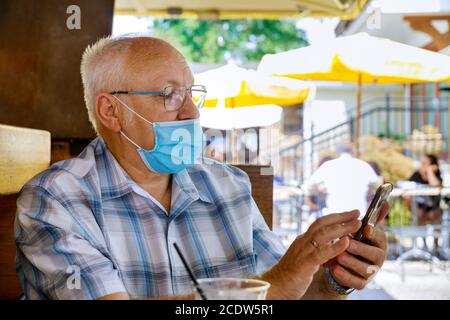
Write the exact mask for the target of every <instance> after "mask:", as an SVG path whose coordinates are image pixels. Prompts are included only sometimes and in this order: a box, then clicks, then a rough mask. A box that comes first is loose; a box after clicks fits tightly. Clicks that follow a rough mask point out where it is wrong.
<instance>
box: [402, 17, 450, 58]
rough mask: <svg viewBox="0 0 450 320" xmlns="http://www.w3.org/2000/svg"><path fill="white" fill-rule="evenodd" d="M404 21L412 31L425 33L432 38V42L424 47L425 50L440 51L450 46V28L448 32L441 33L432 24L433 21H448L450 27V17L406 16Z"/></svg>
mask: <svg viewBox="0 0 450 320" xmlns="http://www.w3.org/2000/svg"><path fill="white" fill-rule="evenodd" d="M403 19H404V20H405V21H407V22H408V23H409V25H410V26H411V28H412V29H414V30H416V31H420V32H424V33H426V34H428V35H429V36H430V37H431V39H432V41H431V42H430V43H428V44H427V45H425V46H423V48H424V49H427V50H431V51H440V50H442V49H444V48H446V47H447V46H449V45H450V27H449V29H448V30H447V32H445V33H441V32H439V30H437V29H436V28H435V27H434V26H433V24H432V21H437V20H446V21H447V23H448V24H449V26H450V15H432V16H422V15H420V16H405V17H403Z"/></svg>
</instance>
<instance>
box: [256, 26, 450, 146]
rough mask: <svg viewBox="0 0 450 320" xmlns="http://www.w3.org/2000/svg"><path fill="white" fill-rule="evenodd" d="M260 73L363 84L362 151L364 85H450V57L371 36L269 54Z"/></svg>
mask: <svg viewBox="0 0 450 320" xmlns="http://www.w3.org/2000/svg"><path fill="white" fill-rule="evenodd" d="M258 71H259V72H262V73H265V74H271V75H278V76H286V77H290V78H295V79H309V80H329V81H345V82H354V83H357V84H358V89H357V104H356V106H357V108H356V128H355V142H356V150H359V148H358V138H359V134H360V121H359V120H360V116H361V85H362V84H363V83H368V84H403V83H415V82H441V81H450V57H448V56H445V55H443V54H440V53H435V52H432V51H428V50H424V49H420V48H416V47H412V46H409V45H405V44H402V43H399V42H395V41H392V40H389V39H384V38H377V37H373V36H370V35H368V34H366V33H358V34H355V35H351V36H346V37H339V38H336V39H335V40H334V41H332V42H327V43H322V44H317V45H311V46H308V47H304V48H299V49H295V50H290V51H286V52H282V53H277V54H267V55H265V56H264V57H263V59H262V60H261V63H260V64H259V66H258Z"/></svg>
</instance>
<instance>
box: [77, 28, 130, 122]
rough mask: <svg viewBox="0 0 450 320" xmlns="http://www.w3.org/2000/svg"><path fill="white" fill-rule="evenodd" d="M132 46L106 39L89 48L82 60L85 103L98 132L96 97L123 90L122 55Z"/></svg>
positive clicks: (121, 40) (120, 41)
mask: <svg viewBox="0 0 450 320" xmlns="http://www.w3.org/2000/svg"><path fill="white" fill-rule="evenodd" d="M129 46H130V41H129V40H128V41H127V39H121V38H117V39H113V38H112V37H105V38H102V39H100V40H98V41H97V42H96V43H94V44H92V45H90V46H88V47H87V48H86V50H85V51H84V53H83V57H82V59H81V79H82V81H83V88H84V101H85V103H86V108H87V111H88V115H89V121H90V122H91V124H92V126H93V127H94V129H95V130H96V131H97V123H96V116H95V104H96V101H95V100H96V96H97V94H99V93H101V92H110V91H113V90H118V89H122V88H120V86H121V85H122V84H123V83H124V79H123V75H124V71H125V70H124V69H123V63H124V59H123V58H124V55H120V54H118V53H122V52H124V51H125V50H127V49H128V48H129Z"/></svg>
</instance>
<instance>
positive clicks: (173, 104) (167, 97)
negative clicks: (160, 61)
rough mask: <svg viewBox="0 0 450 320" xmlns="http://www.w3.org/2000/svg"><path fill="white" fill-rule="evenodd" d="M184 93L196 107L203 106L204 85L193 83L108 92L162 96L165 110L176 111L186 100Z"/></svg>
mask: <svg viewBox="0 0 450 320" xmlns="http://www.w3.org/2000/svg"><path fill="white" fill-rule="evenodd" d="M186 93H187V94H189V96H190V97H191V99H192V102H193V103H194V104H195V105H196V106H197V108H199V109H200V108H201V107H203V104H204V103H205V98H206V87H205V86H202V85H193V86H191V87H189V88H186V87H178V86H166V87H164V88H163V91H112V92H110V94H149V95H159V96H162V97H164V108H165V109H166V110H167V111H177V110H180V109H181V107H183V105H184V102H185V101H186Z"/></svg>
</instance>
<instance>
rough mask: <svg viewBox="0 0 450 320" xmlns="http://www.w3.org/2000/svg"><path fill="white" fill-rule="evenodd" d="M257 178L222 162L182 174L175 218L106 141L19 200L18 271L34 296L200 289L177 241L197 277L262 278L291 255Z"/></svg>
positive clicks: (176, 182)
mask: <svg viewBox="0 0 450 320" xmlns="http://www.w3.org/2000/svg"><path fill="white" fill-rule="evenodd" d="M250 188H251V187H250V182H249V180H248V176H247V175H246V174H245V173H244V172H243V171H241V170H239V169H237V168H234V167H229V166H226V165H223V164H221V163H218V162H216V161H212V160H205V161H203V163H202V164H197V165H195V166H194V167H191V168H189V169H188V170H184V171H182V172H180V173H178V174H175V175H173V182H172V189H173V190H172V205H171V209H170V212H168V213H167V212H166V211H165V209H164V208H163V207H162V206H161V205H160V204H159V203H158V202H157V201H155V199H153V198H152V197H151V196H150V195H149V194H148V193H147V192H145V191H144V190H143V189H142V188H140V187H139V185H137V184H136V183H135V182H134V181H133V180H132V179H131V178H130V177H129V176H128V175H127V173H126V172H125V171H124V170H123V169H122V167H121V166H120V165H119V164H118V163H117V161H116V160H115V158H114V157H113V155H112V154H111V153H110V152H109V150H108V149H107V147H106V145H105V143H104V142H103V140H102V139H101V138H97V139H95V140H94V141H92V142H91V144H90V145H89V146H88V147H87V148H86V149H85V150H84V151H83V152H82V153H81V154H80V156H78V157H77V158H74V159H70V160H66V161H62V162H59V163H57V164H55V165H53V166H52V167H51V168H50V169H48V170H46V171H45V172H43V173H41V174H39V175H38V176H36V177H35V178H33V179H32V180H31V181H30V182H29V183H27V184H26V185H25V186H24V188H23V190H22V192H21V195H20V197H19V200H18V202H17V205H18V211H17V217H16V221H15V238H16V243H17V259H16V260H17V272H18V275H19V279H20V282H21V285H22V287H23V290H24V293H25V296H26V298H28V299H96V298H99V297H102V296H105V295H107V294H111V293H114V292H128V293H129V295H130V296H135V297H144V296H169V295H177V294H186V293H188V292H192V285H191V281H190V278H189V277H188V274H187V272H186V270H185V268H184V266H183V264H182V262H181V260H180V259H179V257H178V256H177V254H176V251H175V250H174V248H173V245H172V243H173V242H177V244H178V245H179V247H180V248H181V250H182V251H183V252H184V254H185V256H186V257H187V259H188V263H189V265H190V266H191V267H192V269H193V270H194V273H195V275H196V276H197V277H198V278H203V277H223V276H245V275H248V274H255V273H262V272H263V271H265V270H267V269H268V268H270V267H271V266H272V265H273V264H274V263H276V262H277V261H278V260H279V258H280V257H281V255H282V254H283V253H284V252H285V248H284V247H283V245H282V243H281V241H280V240H279V239H278V238H277V236H276V235H275V234H274V233H272V232H271V231H270V230H269V229H268V227H267V225H266V223H265V222H264V220H263V217H262V216H261V213H260V212H259V210H258V208H257V206H256V204H255V202H254V200H253V199H252V197H251V190H250Z"/></svg>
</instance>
